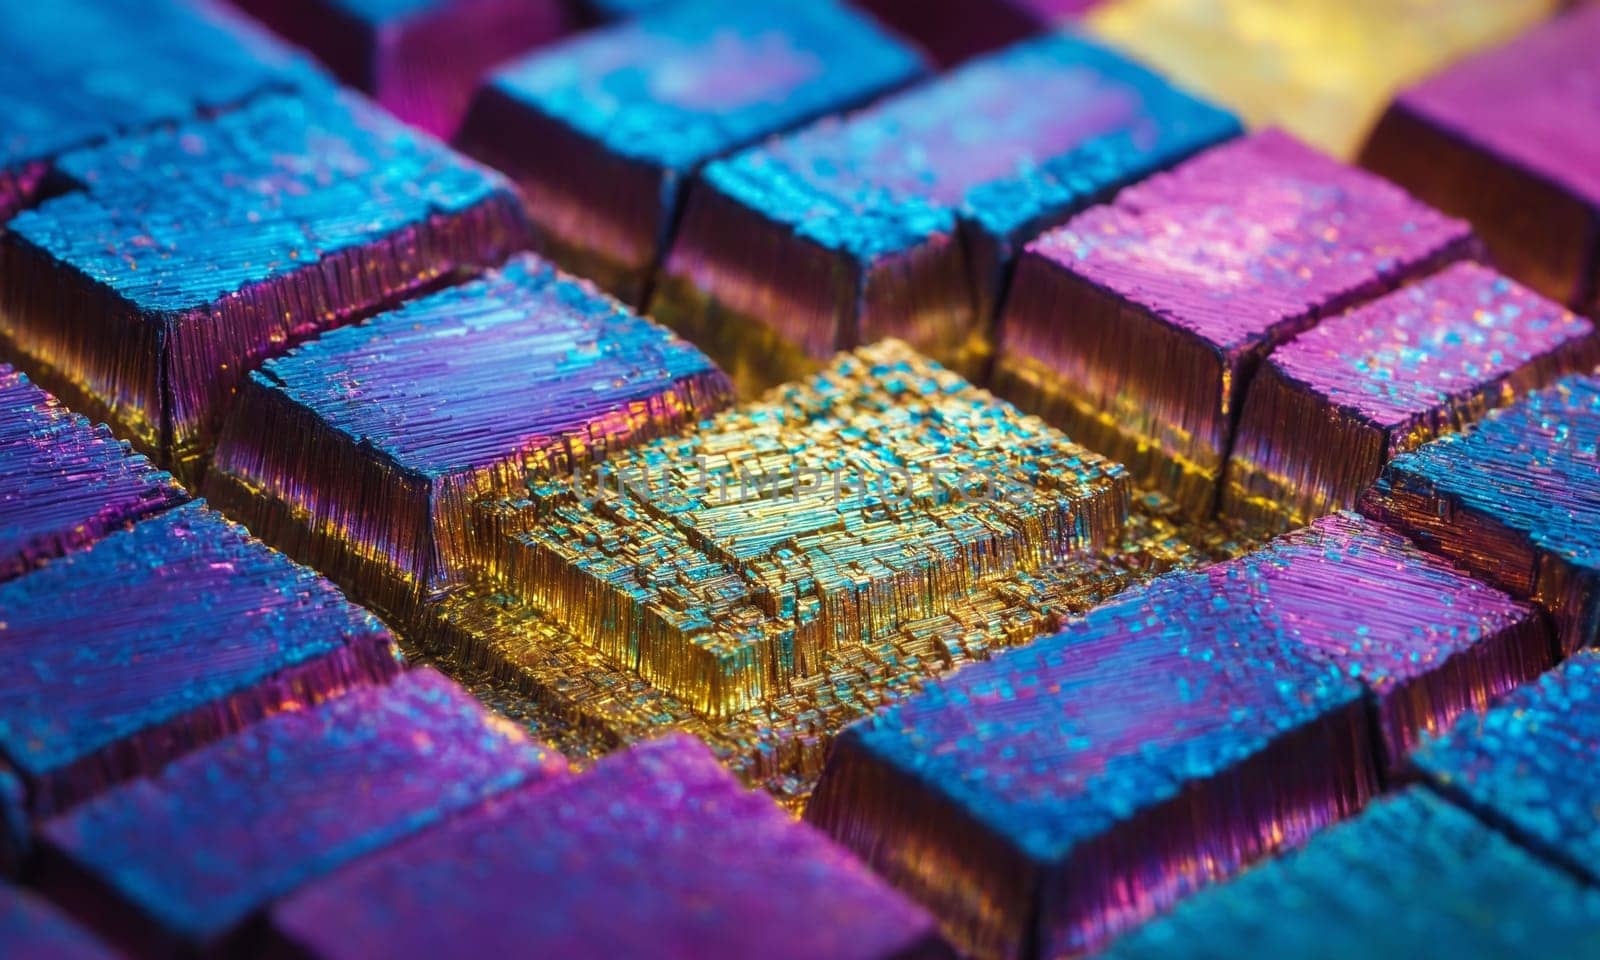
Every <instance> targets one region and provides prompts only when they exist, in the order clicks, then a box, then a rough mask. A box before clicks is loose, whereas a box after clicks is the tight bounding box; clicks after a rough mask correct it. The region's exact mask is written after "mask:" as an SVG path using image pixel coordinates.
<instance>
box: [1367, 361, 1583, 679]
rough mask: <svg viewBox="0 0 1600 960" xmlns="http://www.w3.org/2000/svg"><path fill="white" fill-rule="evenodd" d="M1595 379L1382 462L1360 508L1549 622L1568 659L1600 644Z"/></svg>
mask: <svg viewBox="0 0 1600 960" xmlns="http://www.w3.org/2000/svg"><path fill="white" fill-rule="evenodd" d="M1597 411H1600V382H1597V381H1596V380H1595V378H1594V377H1592V376H1571V377H1567V378H1565V379H1563V380H1560V381H1558V382H1557V383H1556V384H1555V385H1554V386H1551V387H1549V388H1547V389H1544V390H1539V391H1534V392H1533V393H1530V394H1528V396H1527V397H1526V398H1525V399H1524V400H1523V401H1522V402H1521V403H1519V404H1517V405H1515V406H1512V407H1508V408H1505V409H1503V410H1497V411H1494V412H1493V413H1491V414H1489V415H1488V416H1487V417H1485V418H1484V420H1483V421H1482V422H1480V423H1479V424H1478V426H1477V427H1476V428H1475V429H1473V430H1472V431H1470V432H1468V433H1466V434H1461V435H1455V436H1446V437H1442V438H1440V439H1438V440H1435V441H1433V442H1431V443H1428V444H1424V445H1423V446H1421V447H1419V448H1417V449H1416V450H1415V451H1413V452H1411V453H1407V454H1403V455H1401V456H1399V457H1396V458H1395V459H1394V460H1392V461H1390V463H1389V465H1388V467H1387V468H1385V470H1384V473H1383V475H1382V476H1381V477H1380V478H1379V480H1378V482H1377V484H1376V485H1374V487H1373V489H1372V490H1371V491H1370V492H1369V493H1368V494H1367V496H1366V497H1364V498H1363V501H1362V510H1363V511H1365V512H1367V513H1368V514H1369V515H1372V516H1375V517H1378V518H1379V519H1382V520H1383V521H1384V522H1386V523H1392V524H1394V525H1395V526H1397V527H1398V528H1400V529H1402V530H1405V531H1407V532H1408V533H1409V534H1410V535H1411V536H1413V537H1414V538H1416V539H1417V540H1419V541H1420V542H1421V543H1423V544H1424V545H1425V546H1427V547H1428V548H1429V549H1431V550H1435V551H1437V552H1439V553H1442V554H1444V555H1445V556H1448V557H1450V558H1451V559H1452V560H1454V561H1455V562H1457V563H1459V564H1461V565H1462V566H1464V567H1465V568H1466V569H1468V570H1470V571H1471V572H1473V573H1474V574H1477V575H1479V576H1481V577H1484V578H1485V579H1487V580H1489V581H1490V582H1492V583H1496V584H1498V585H1500V586H1501V587H1503V588H1504V589H1506V590H1508V591H1510V592H1511V593H1513V594H1515V595H1516V596H1519V597H1523V598H1527V599H1532V600H1534V601H1535V602H1537V603H1539V604H1540V605H1541V606H1543V607H1545V608H1546V609H1547V610H1549V611H1550V613H1551V615H1552V616H1553V617H1554V618H1555V621H1556V624H1557V632H1558V637H1557V640H1558V644H1559V646H1560V648H1561V649H1562V650H1563V651H1564V652H1568V653H1570V652H1571V651H1573V650H1576V649H1578V648H1580V647H1583V646H1587V645H1589V644H1590V643H1592V642H1593V641H1594V639H1595V637H1596V636H1597V635H1600V600H1597V599H1596V589H1597V585H1600V557H1597V556H1596V552H1595V544H1594V537H1593V535H1592V531H1593V529H1594V527H1595V525H1596V524H1597V523H1600V517H1596V515H1595V513H1596V505H1597V504H1600V498H1597V497H1596V495H1595V490H1594V466H1593V457H1592V454H1589V453H1586V452H1585V451H1588V450H1593V449H1594V445H1595V443H1596V442H1600V415H1597Z"/></svg>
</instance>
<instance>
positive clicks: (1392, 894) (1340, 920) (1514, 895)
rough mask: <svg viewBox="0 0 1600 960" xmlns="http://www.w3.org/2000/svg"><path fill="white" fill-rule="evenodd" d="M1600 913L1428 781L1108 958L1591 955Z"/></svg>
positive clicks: (1210, 893)
mask: <svg viewBox="0 0 1600 960" xmlns="http://www.w3.org/2000/svg"><path fill="white" fill-rule="evenodd" d="M1508 916H1526V917H1538V922H1537V923H1535V924H1519V923H1504V922H1498V921H1500V920H1502V919H1503V918H1505V917H1508ZM1597 920H1600V896H1596V894H1595V893H1594V892H1593V891H1591V890H1588V889H1585V888H1584V887H1583V886H1582V885H1581V884H1580V883H1578V882H1577V881H1576V880H1574V879H1573V878H1572V877H1570V876H1568V875H1567V874H1565V873H1563V872H1561V871H1560V870H1558V869H1556V868H1555V867H1552V866H1550V865H1549V864H1547V863H1545V862H1543V861H1542V860H1540V859H1539V858H1538V857H1537V856H1535V855H1533V854H1531V853H1529V852H1528V851H1526V850H1525V849H1523V848H1522V847H1521V846H1519V845H1518V844H1517V843H1516V842H1515V841H1513V840H1511V839H1510V838H1508V837H1506V836H1505V835H1504V834H1502V833H1500V832H1499V831H1497V830H1495V829H1493V828H1491V827H1488V826H1486V825H1484V824H1483V823H1482V822H1481V821H1479V820H1478V819H1477V818H1476V817H1474V816H1473V815H1472V814H1470V813H1468V812H1467V811H1465V810H1463V809H1461V808H1460V807H1458V806H1456V805H1455V804H1453V803H1451V802H1449V801H1447V800H1444V799H1441V798H1440V797H1439V796H1437V795H1436V794H1435V793H1433V792H1432V791H1430V790H1428V789H1426V788H1423V787H1420V786H1418V787H1410V788H1407V789H1405V790H1403V791H1401V792H1399V793H1396V794H1394V795H1391V796H1388V797H1382V798H1379V799H1377V800H1375V801H1373V803H1372V805H1371V806H1369V807H1368V808H1367V809H1366V810H1364V811H1362V812H1361V813H1360V814H1359V815H1358V816H1356V817H1354V818H1352V819H1351V820H1349V821H1348V822H1346V823H1342V824H1337V825H1334V826H1331V827H1328V828H1327V829H1325V830H1324V831H1322V832H1321V833H1320V834H1318V835H1317V836H1315V837H1312V838H1311V840H1310V841H1309V842H1308V843H1307V844H1306V845H1305V846H1304V847H1303V848H1301V849H1299V850H1295V851H1292V852H1290V853H1287V854H1285V855H1284V856H1283V857H1281V858H1280V859H1278V860H1276V861H1274V862H1272V863H1267V864H1262V865H1261V866H1260V867H1259V868H1257V869H1254V870H1251V871H1249V872H1247V873H1245V874H1243V875H1241V876H1239V877H1237V878H1235V879H1233V880H1231V881H1229V882H1228V883H1226V884H1223V885H1220V886H1217V887H1214V888H1212V889H1210V890H1203V891H1199V892H1197V893H1195V894H1194V895H1193V896H1192V897H1190V898H1189V899H1188V900H1186V901H1185V902H1183V903H1180V904H1179V905H1178V906H1177V907H1176V908H1174V909H1173V910H1172V912H1171V913H1169V914H1167V915H1166V916H1164V917H1161V918H1158V919H1156V920H1152V921H1151V922H1150V923H1149V924H1147V925H1146V926H1144V927H1143V928H1142V929H1140V930H1137V931H1134V932H1133V933H1130V934H1129V935H1127V936H1126V937H1124V938H1123V939H1122V940H1120V941H1118V942H1117V943H1115V944H1114V945H1113V946H1112V947H1111V949H1110V950H1108V951H1106V953H1105V954H1104V956H1105V957H1106V958H1108V960H1146V958H1148V960H1156V958H1163V957H1171V956H1175V955H1182V956H1185V957H1193V958H1196V960H1231V958H1235V957H1239V956H1241V955H1249V956H1258V957H1273V956H1275V957H1290V956H1292V957H1302V958H1307V960H1311V958H1315V960H1336V958H1339V957H1351V956H1390V957H1395V956H1420V955H1432V956H1469V955H1470V956H1505V957H1512V956H1588V955H1591V954H1593V953H1594V952H1595V951H1596V950H1600V932H1597V926H1596V921H1597Z"/></svg>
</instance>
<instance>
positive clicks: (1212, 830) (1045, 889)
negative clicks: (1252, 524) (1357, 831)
mask: <svg viewBox="0 0 1600 960" xmlns="http://www.w3.org/2000/svg"><path fill="white" fill-rule="evenodd" d="M1333 595H1336V594H1333ZM1256 600H1257V598H1256V597H1254V596H1252V595H1250V594H1249V593H1248V592H1246V591H1238V590H1235V591H1230V590H1226V589H1215V588H1213V587H1212V586H1211V585H1210V582H1209V581H1208V580H1207V579H1206V578H1205V577H1204V576H1201V577H1198V578H1195V577H1183V578H1180V579H1178V580H1176V581H1165V580H1163V579H1159V578H1158V579H1157V580H1155V581H1153V582H1152V583H1151V584H1150V585H1148V586H1147V587H1146V588H1140V589H1135V590H1133V591H1131V592H1130V593H1129V594H1128V595H1126V596H1125V597H1123V598H1121V599H1119V600H1116V601H1113V602H1111V603H1109V604H1106V605H1104V606H1101V607H1099V608H1096V609H1095V610H1094V611H1092V612H1090V613H1089V614H1088V615H1087V616H1085V617H1083V618H1082V619H1079V620H1076V621H1073V622H1072V623H1071V624H1070V625H1069V626H1068V627H1067V629H1065V630H1064V631H1062V632H1061V633H1059V634H1057V635H1055V636H1052V637H1049V638H1046V639H1042V640H1036V641H1034V642H1033V643H1032V644H1030V645H1028V646H1024V647H1021V648H1019V649H1016V650H1009V651H1006V652H1005V653H1002V654H1000V655H998V656H996V657H995V658H994V659H993V660H991V661H989V662H988V663H983V664H976V665H973V666H971V667H968V668H966V669H964V670H961V671H958V672H956V673H954V674H953V675H951V676H949V677H947V678H941V679H939V680H935V681H932V682H930V683H929V684H928V685H927V686H926V687H924V688H923V690H922V691H921V692H920V693H918V694H916V695H915V696H913V697H910V698H908V699H906V700H904V701H902V702H900V703H898V704H895V705H893V706H890V707H888V708H886V709H884V710H882V711H880V712H878V713H877V714H876V715H874V716H872V717H870V718H868V719H866V720H863V721H861V722H859V723H857V724H855V725H854V726H852V727H850V728H849V729H848V730H846V731H845V732H844V734H842V735H841V736H840V737H839V739H838V740H837V741H836V742H835V744H834V748H833V752H832V754H831V755H830V756H829V759H828V766H827V769H826V770H825V771H824V772H823V775H822V780H821V782H820V783H819V784H818V786H817V791H816V793H815V794H813V796H812V798H811V802H810V804H809V806H808V808H807V811H806V816H807V819H808V820H810V821H811V822H813V823H815V824H816V825H818V826H819V827H821V828H822V829H823V830H825V831H826V832H828V833H829V834H831V835H832V836H834V837H835V838H836V839H838V840H840V841H841V842H843V843H844V844H845V845H846V846H848V847H850V848H851V849H853V850H855V851H856V852H857V853H859V854H860V855H861V856H863V857H864V858H866V859H867V860H868V862H870V863H871V864H872V865H873V866H874V867H875V868H876V869H877V870H878V871H879V872H881V873H883V874H884V875H885V876H887V877H888V878H889V879H890V880H892V881H893V882H894V883H895V884H896V885H897V886H899V887H900V888H901V889H903V890H905V891H906V892H908V893H910V894H911V895H913V896H914V897H915V898H917V899H918V900H920V901H921V902H922V903H924V904H926V905H927V906H928V907H929V908H930V909H932V910H933V911H934V913H935V915H937V916H938V917H939V918H940V920H941V922H942V923H943V925H944V929H945V932H946V933H947V935H948V936H949V937H950V938H951V940H952V941H953V942H954V943H955V944H956V945H957V946H958V947H961V948H963V949H965V950H967V951H969V952H971V953H972V954H974V955H976V956H980V957H1011V956H1020V955H1024V954H1025V953H1026V952H1030V951H1029V945H1030V944H1033V945H1036V946H1035V947H1033V948H1032V949H1034V950H1037V952H1038V955H1042V956H1062V955H1069V954H1075V953H1081V952H1083V951H1086V950H1090V949H1094V948H1095V947H1096V946H1097V945H1099V944H1101V943H1102V942H1103V941H1104V940H1106V939H1107V938H1108V937H1110V936H1111V935H1113V934H1115V933H1117V932H1118V931H1120V930H1123V929H1126V928H1127V927H1128V926H1130V925H1132V924H1134V923H1137V922H1138V921H1140V920H1142V919H1144V918H1146V917H1148V916H1149V915H1151V914H1152V913H1154V912H1157V911H1159V910H1161V909H1163V908H1164V907H1166V906H1168V905H1170V904H1171V903H1172V902H1173V901H1174V900H1175V899H1177V898H1178V897H1179V896H1181V895H1182V894H1183V893H1185V892H1187V891H1189V890H1191V889H1193V888H1195V887H1198V886H1201V885H1203V884H1205V883H1207V882H1209V881H1212V880H1216V879H1219V878H1221V877H1224V876H1226V875H1228V874H1230V873H1232V872H1233V871H1235V870H1236V869H1238V868H1239V867H1240V866H1241V865H1243V864H1244V863H1247V862H1249V861H1251V860H1254V859H1255V858H1257V857H1260V856H1262V855H1263V854H1266V853H1268V852H1271V851H1273V850H1275V849H1277V848H1279V847H1281V846H1283V845H1285V844H1292V843H1296V842H1298V841H1300V840H1303V839H1304V838H1306V837H1307V836H1309V835H1310V834H1311V833H1312V832H1313V831H1315V830H1316V829H1318V828H1320V827H1322V826H1325V825H1326V824H1328V823H1330V822H1332V821H1334V820H1338V819H1340V818H1342V817H1344V816H1346V815H1348V814H1350V813H1352V812H1354V811H1355V810H1357V809H1359V808H1360V806H1361V805H1362V804H1363V803H1364V802H1365V800H1366V798H1367V797H1368V795H1369V794H1370V793H1371V792H1372V791H1373V790H1374V789H1375V787H1376V778H1377V770H1376V766H1375V762H1374V757H1373V756H1372V754H1371V743H1372V740H1371V737H1372V734H1371V731H1370V730H1369V728H1368V719H1367V717H1368V714H1367V710H1366V705H1365V703H1364V702H1363V701H1364V696H1363V690H1362V687H1361V684H1360V683H1359V682H1358V681H1357V680H1356V679H1354V678H1353V677H1351V676H1350V673H1349V671H1346V670H1342V669H1339V668H1336V667H1333V666H1330V665H1328V664H1327V663H1326V662H1325V661H1323V660H1322V659H1321V658H1320V657H1318V656H1317V655H1315V653H1314V652H1313V651H1312V650H1310V649H1308V648H1307V646H1306V645H1305V644H1303V643H1301V642H1299V641H1298V640H1297V639H1296V638H1294V637H1293V636H1291V635H1290V633H1289V632H1288V631H1286V630H1285V629H1283V628H1282V626H1281V625H1280V624H1279V623H1278V622H1277V620H1278V617H1277V614H1276V612H1275V611H1274V610H1273V609H1272V608H1270V607H1267V608H1261V607H1259V606H1258V604H1257V602H1256Z"/></svg>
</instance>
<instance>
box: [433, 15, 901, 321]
mask: <svg viewBox="0 0 1600 960" xmlns="http://www.w3.org/2000/svg"><path fill="white" fill-rule="evenodd" d="M925 72H926V68H925V66H924V64H923V61H922V58H921V56H920V55H919V54H918V53H917V52H916V51H915V50H913V49H912V48H910V47H909V46H907V45H905V44H904V43H901V42H900V41H899V40H897V39H895V38H894V37H892V36H890V35H888V34H886V33H884V32H883V31H882V30H881V29H879V28H878V27H877V26H876V25H875V24H874V23H873V22H872V20H871V18H869V17H866V16H863V15H862V14H858V13H855V12H853V11H851V10H849V9H847V8H846V7H844V6H843V5H840V4H836V3H835V2H834V0H805V2H793V0H780V2H775V3H754V4H738V3H728V2H726V0H694V2H688V3H676V4H671V5H668V6H666V7H664V8H663V9H661V10H660V11H659V12H651V13H649V14H647V15H646V16H644V17H642V18H640V19H638V20H630V21H626V22H623V23H619V24H617V25H616V26H613V27H608V28H606V29H602V30H598V31H595V32H593V33H589V34H585V35H584V36H582V37H578V38H575V39H573V40H571V41H569V42H567V43H563V44H560V45H557V46H555V47H552V48H550V49H548V50H545V51H541V52H538V53H535V54H533V55H531V56H529V57H527V58H525V59H522V60H519V61H516V62H515V63H512V64H510V65H508V66H506V67H504V68H503V69H501V70H500V71H499V72H497V73H496V74H495V75H494V77H493V79H492V80H491V81H490V82H489V83H488V84H487V85H486V86H485V87H484V89H483V91H482V92H481V93H480V95H479V97H478V99H477V101H476V102H475V104H474V107H473V112H472V114H471V115H470V117H469V118H468V120H467V123H466V126H465V128H464V129H463V130H462V142H463V143H464V144H465V146H466V148H467V150H468V151H469V152H470V153H473V154H474V155H476V156H479V157H481V158H483V159H484V160H485V161H487V162H490V163H493V164H494V165H495V166H496V167H498V168H499V169H501V170H505V171H507V172H508V173H510V174H511V176H512V178H513V179H514V180H516V181H517V183H518V185H519V186H520V187H521V188H522V191H523V194H524V196H525V197H526V198H527V202H528V209H529V212H530V215H531V216H532V218H533V220H534V225H535V226H536V228H537V240H538V247H539V249H540V251H541V252H543V253H545V254H546V255H548V256H550V257H552V258H553V259H555V260H556V262H558V263H560V264H561V265H562V266H564V267H566V268H568V269H571V270H573V271H576V272H578V273H580V274H582V275H583V276H585V277H590V278H593V279H594V280H595V281H596V282H597V283H599V284H600V285H601V286H602V287H604V288H605V289H607V290H609V291H610V292H612V293H614V294H616V295H617V296H618V297H620V298H621V299H623V300H624V301H626V302H628V303H638V302H639V301H640V300H641V299H642V298H643V297H644V294H645V290H646V288H647V286H648V284H649V280H650V276H651V274H652V272H653V271H654V270H655V268H656V265H657V261H658V260H659V258H660V256H661V254H662V252H663V250H662V248H663V245H664V244H665V243H666V242H667V241H668V240H669V238H670V236H671V232H672V226H673V223H674V222H675V221H676V219H677V216H678V209H679V204H680V203H681V200H682V196H683V193H684V192H685V190H686V189H687V187H688V184H689V180H690V179H692V178H693V176H694V174H695V172H696V171H697V170H698V169H699V167H700V166H701V165H702V164H703V163H705V162H706V161H708V160H711V159H714V158H715V157H717V156H720V155H723V154H727V153H731V152H732V151H734V150H736V149H738V148H740V147H744V146H748V145H749V144H751V143H754V142H756V141H758V140H761V139H762V138H764V137H767V136H770V135H772V134H775V133H779V132H781V131H783V130H785V129H788V128H791V127H796V126H799V125H800V124H802V123H805V122H806V121H809V120H814V119H816V118H817V117H819V116H822V115H824V114H827V113H834V112H837V111H839V110H844V109H847V108H850V107H854V106H858V105H860V104H861V103H863V102H865V101H867V100H868V99H870V98H872V97H874V96H876V95H878V94H881V93H884V92H886V91H888V90H892V89H894V88H896V87H900V86H904V85H906V84H907V83H910V82H912V81H914V80H917V79H920V78H921V77H922V76H923V75H924V73H925Z"/></svg>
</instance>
